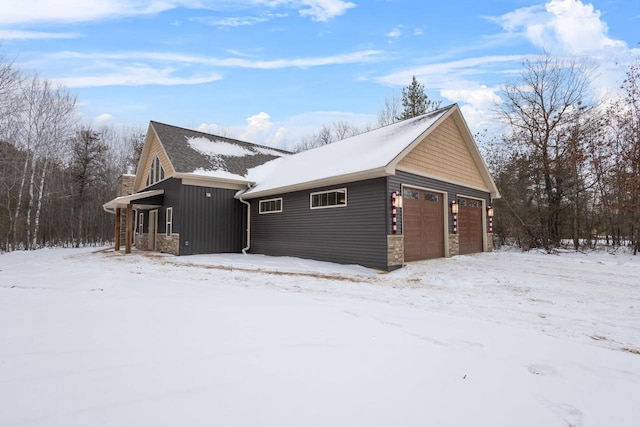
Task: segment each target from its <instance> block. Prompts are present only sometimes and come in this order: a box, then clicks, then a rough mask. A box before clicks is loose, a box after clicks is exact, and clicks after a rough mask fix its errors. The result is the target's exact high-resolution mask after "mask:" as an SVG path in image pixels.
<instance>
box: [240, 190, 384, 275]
mask: <svg viewBox="0 0 640 427" xmlns="http://www.w3.org/2000/svg"><path fill="white" fill-rule="evenodd" d="M386 186H387V184H386V178H376V179H372V180H366V181H359V182H352V183H348V184H341V185H332V186H330V187H321V188H315V189H312V190H305V191H298V192H293V193H286V194H282V195H274V196H269V197H264V198H262V199H253V200H251V252H254V253H262V254H267V255H276V256H294V257H300V258H310V259H316V260H320V261H330V262H336V263H341V264H360V265H364V266H367V267H372V268H379V269H386V268H387V237H386V232H385V230H386V227H385V222H386V221H387V204H386V199H387V197H386V188H387V187H386ZM338 188H347V206H346V207H335V208H325V209H310V208H309V194H310V193H312V192H315V191H324V190H332V189H338ZM276 197H282V199H283V211H282V212H280V213H271V214H262V215H260V214H259V213H258V206H259V201H260V200H267V199H272V198H276Z"/></svg>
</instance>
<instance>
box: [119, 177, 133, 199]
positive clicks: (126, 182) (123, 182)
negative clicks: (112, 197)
mask: <svg viewBox="0 0 640 427" xmlns="http://www.w3.org/2000/svg"><path fill="white" fill-rule="evenodd" d="M135 180H136V176H135V175H121V176H120V178H118V187H117V189H116V196H117V197H120V196H128V195H129V194H133V183H134V182H135Z"/></svg>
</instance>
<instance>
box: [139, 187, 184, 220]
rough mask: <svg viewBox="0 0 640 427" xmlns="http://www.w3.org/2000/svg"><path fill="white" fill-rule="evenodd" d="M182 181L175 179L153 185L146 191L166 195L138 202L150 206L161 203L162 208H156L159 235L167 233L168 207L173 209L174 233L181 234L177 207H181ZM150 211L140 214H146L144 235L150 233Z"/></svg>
mask: <svg viewBox="0 0 640 427" xmlns="http://www.w3.org/2000/svg"><path fill="white" fill-rule="evenodd" d="M180 187H181V181H180V180H179V179H175V178H169V179H167V180H164V181H161V182H158V183H156V184H154V185H152V186H151V187H149V188H145V191H147V190H164V195H162V196H155V197H153V198H149V199H140V200H137V201H136V202H137V203H145V202H148V203H150V204H155V202H157V201H159V202H160V203H161V204H162V206H160V207H158V208H154V209H157V210H158V233H166V224H167V220H166V208H168V207H173V211H174V212H173V216H174V220H173V232H174V233H179V232H180V231H178V230H179V229H180V227H179V224H178V223H177V222H176V219H177V218H176V213H177V209H176V208H177V206H179V205H180V197H181V196H180V192H181V188H180ZM149 210H153V209H149ZM149 210H144V211H142V210H139V211H138V214H140V213H141V212H143V213H144V223H143V227H144V231H143V232H144V233H148V232H149ZM135 232H136V233H138V230H137V229H136V230H135Z"/></svg>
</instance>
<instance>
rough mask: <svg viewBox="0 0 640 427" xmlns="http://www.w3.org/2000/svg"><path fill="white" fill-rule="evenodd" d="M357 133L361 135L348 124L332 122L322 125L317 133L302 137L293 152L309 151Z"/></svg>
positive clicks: (355, 128)
mask: <svg viewBox="0 0 640 427" xmlns="http://www.w3.org/2000/svg"><path fill="white" fill-rule="evenodd" d="M359 133H361V131H360V130H359V129H358V128H357V127H355V126H353V125H352V124H350V123H348V122H345V121H337V122H333V123H331V124H330V125H322V128H320V130H319V131H318V132H317V133H314V134H311V135H307V136H304V137H302V138H301V139H300V141H299V142H298V143H297V144H296V145H295V146H294V148H293V151H294V152H300V151H306V150H310V149H312V148H316V147H321V146H323V145H327V144H331V143H333V142H336V141H341V140H343V139H345V138H349V137H351V136H354V135H357V134H359Z"/></svg>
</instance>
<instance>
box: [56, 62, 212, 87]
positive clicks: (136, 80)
mask: <svg viewBox="0 0 640 427" xmlns="http://www.w3.org/2000/svg"><path fill="white" fill-rule="evenodd" d="M114 68H115V67H114ZM175 72H176V70H175V69H172V68H153V67H149V66H145V65H138V66H134V67H122V68H121V69H118V70H117V71H109V70H105V71H104V72H103V73H95V74H92V75H81V76H75V77H60V78H55V79H52V80H55V81H56V82H57V83H60V84H62V85H64V86H66V87H69V88H77V87H101V86H142V85H192V84H202V83H210V82H213V81H216V80H220V79H222V76H221V75H219V74H216V73H211V74H207V75H194V76H188V77H180V76H177V75H175Z"/></svg>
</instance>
